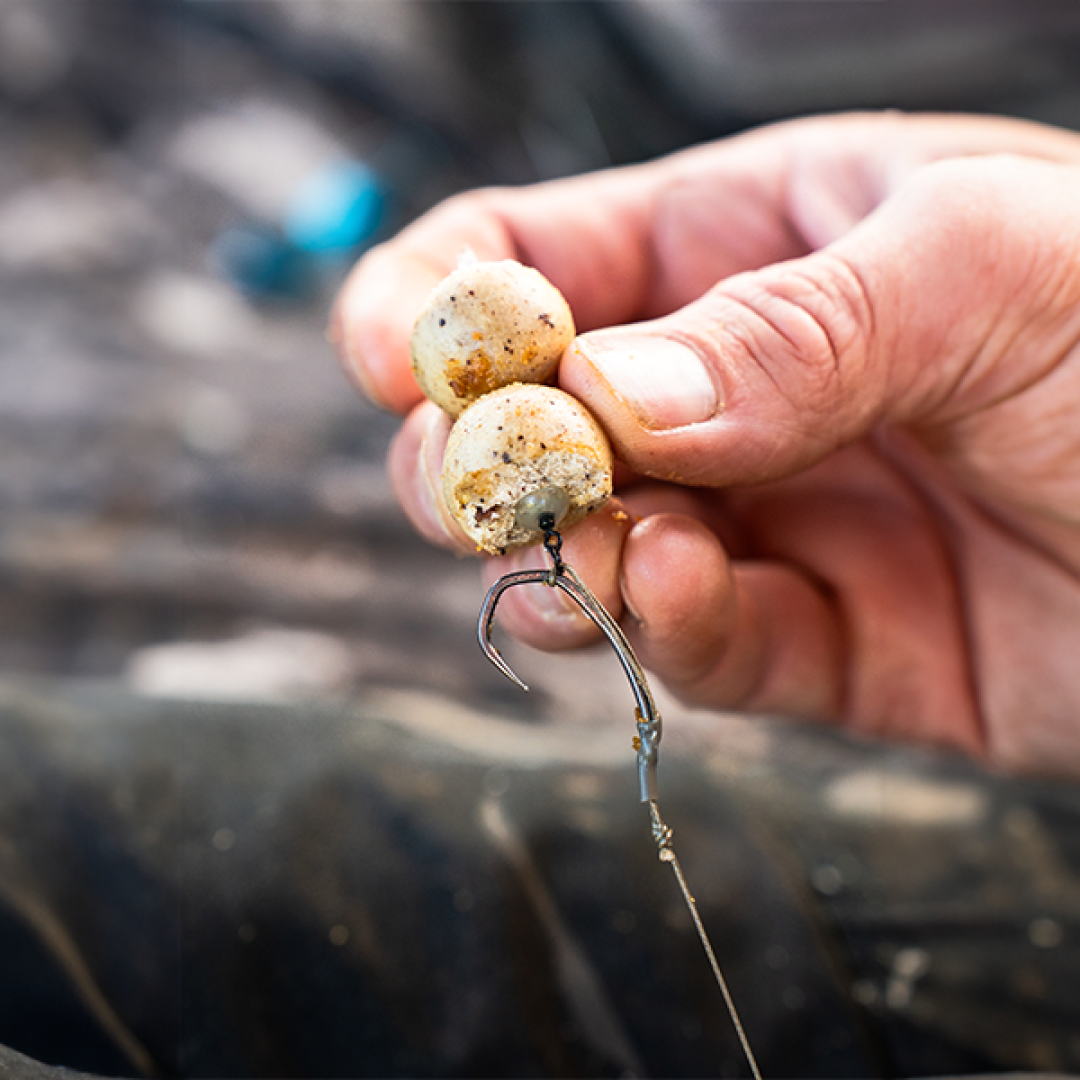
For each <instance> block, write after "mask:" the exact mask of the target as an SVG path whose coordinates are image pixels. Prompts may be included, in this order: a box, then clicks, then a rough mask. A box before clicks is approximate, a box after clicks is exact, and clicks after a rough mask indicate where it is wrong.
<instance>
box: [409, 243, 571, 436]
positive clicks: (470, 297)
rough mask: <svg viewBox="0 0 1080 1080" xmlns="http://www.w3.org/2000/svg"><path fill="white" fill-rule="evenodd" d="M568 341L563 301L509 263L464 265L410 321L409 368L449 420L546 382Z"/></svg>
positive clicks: (540, 278)
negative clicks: (502, 393)
mask: <svg viewBox="0 0 1080 1080" xmlns="http://www.w3.org/2000/svg"><path fill="white" fill-rule="evenodd" d="M573 340H574V319H573V316H572V315H571V314H570V308H569V306H568V305H567V303H566V301H565V300H564V299H563V296H562V293H560V292H559V290H558V289H556V288H555V286H554V285H552V284H551V282H549V281H548V280H547V278H545V277H544V275H543V274H541V273H540V272H539V271H538V270H534V269H532V267H529V266H522V265H521V263H518V262H514V261H513V260H511V259H504V260H501V261H499V262H476V261H475V259H473V260H470V261H468V262H466V263H465V264H464V265H462V266H461V267H460V268H459V269H457V270H456V271H455V272H454V273H452V274H451V275H450V276H449V277H447V278H445V279H444V280H443V281H441V282H440V283H439V285H438V286H436V288H435V290H434V292H432V294H431V295H430V296H429V297H428V300H427V303H426V304H425V305H424V309H423V311H422V312H421V313H420V316H419V318H418V319H417V320H416V325H415V327H414V328H413V334H412V346H411V351H412V364H413V372H414V373H415V375H416V381H417V382H418V383H419V384H420V389H421V390H423V392H424V394H425V395H426V396H427V397H429V398H430V399H431V400H432V401H434V402H435V404H436V405H438V406H439V407H440V408H441V409H444V410H445V411H446V412H448V413H449V414H450V415H451V416H458V415H460V413H461V412H463V411H464V409H465V408H467V407H468V406H469V405H470V404H471V403H472V402H473V401H475V400H476V399H477V398H479V397H481V396H483V395H484V394H488V393H490V392H491V391H492V390H497V389H498V388H499V387H500V386H509V385H510V383H514V382H527V383H545V382H548V381H549V380H550V379H551V378H552V377H553V375H554V374H555V370H556V369H557V368H558V366H559V359H560V358H561V357H562V354H563V352H564V351H565V349H566V347H567V346H568V345H569V344H570V342H571V341H573Z"/></svg>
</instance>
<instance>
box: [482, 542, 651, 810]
mask: <svg viewBox="0 0 1080 1080" xmlns="http://www.w3.org/2000/svg"><path fill="white" fill-rule="evenodd" d="M517 585H546V586H548V588H557V589H562V591H563V592H564V593H566V594H567V596H569V597H570V598H571V599H572V600H573V601H574V603H576V604H577V606H578V607H579V608H581V610H582V611H583V612H584V613H585V615H586V616H587V617H588V618H589V619H590V620H591V621H592V623H593V624H594V625H595V626H596V627H597V628H598V629H599V630H600V631H601V633H603V635H604V636H605V637H606V638H607V639H608V642H609V643H610V644H611V647H612V648H613V649H614V650H615V655H616V656H617V657H618V658H619V663H620V664H621V665H622V668H623V671H624V672H625V673H626V677H627V679H628V680H629V682H630V688H631V690H633V692H634V698H635V700H636V702H637V710H636V712H637V727H638V740H639V744H638V773H639V778H640V784H641V801H642V802H651V801H654V800H655V799H656V795H657V791H656V762H657V756H658V753H659V745H660V734H661V726H662V721H661V719H660V710H659V709H658V708H657V707H656V702H655V700H654V699H653V696H652V691H651V690H650V688H649V684H648V681H647V680H646V678H645V670H644V668H642V666H641V662H640V661H639V660H638V658H637V656H636V655H635V653H634V650H633V648H632V647H631V645H630V642H629V641H628V640H627V637H626V635H625V634H624V633H623V630H622V627H621V626H619V624H618V623H617V622H616V621H615V620H614V619H613V618H612V617H611V614H610V612H609V611H608V610H607V608H605V607H604V605H603V604H601V603H600V601H599V600H598V599H597V597H596V595H595V594H594V593H593V591H592V590H591V589H590V588H589V587H588V585H586V584H585V582H584V581H582V580H581V578H579V577H578V575H577V574H576V573H575V572H574V571H573V569H571V567H569V566H567V565H566V564H565V563H562V562H560V563H559V564H558V565H556V566H554V567H552V569H550V570H539V569H538V570H518V571H516V572H515V573H512V574H506V575H505V576H504V577H501V578H499V580H498V581H496V582H495V584H494V585H492V586H491V588H490V589H488V593H487V596H486V597H484V603H483V605H482V606H481V608H480V619H479V623H478V626H477V634H478V638H479V641H480V648H481V649H483V651H484V655H485V656H486V657H487V658H488V659H489V660H490V661H491V662H492V663H493V664H494V665H495V666H496V667H497V668H498V669H499V670H500V671H501V672H502V673H503V674H504V675H505V676H506V677H507V678H508V679H510V680H511V681H512V682H515V683H517V685H518V686H520V687H521V688H522V689H523V690H528V689H529V688H528V686H526V684H525V683H524V682H522V680H521V679H520V678H519V677H518V676H517V674H516V673H515V672H514V669H513V668H512V667H510V665H509V664H508V663H507V662H506V661H505V660H504V659H503V657H502V655H501V654H500V653H499V650H498V649H497V648H495V645H494V644H493V643H492V641H491V627H492V623H493V621H494V619H495V608H496V606H497V605H498V603H499V600H500V599H501V598H502V596H503V594H504V593H505V592H506V591H507V590H508V589H512V588H514V587H515V586H517Z"/></svg>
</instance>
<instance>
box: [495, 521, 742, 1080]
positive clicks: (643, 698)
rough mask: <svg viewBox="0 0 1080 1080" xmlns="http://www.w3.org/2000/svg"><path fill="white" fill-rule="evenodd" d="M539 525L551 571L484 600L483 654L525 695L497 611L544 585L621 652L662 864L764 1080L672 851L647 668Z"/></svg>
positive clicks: (547, 525)
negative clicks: (499, 641)
mask: <svg viewBox="0 0 1080 1080" xmlns="http://www.w3.org/2000/svg"><path fill="white" fill-rule="evenodd" d="M536 520H537V525H538V526H539V529H540V531H541V532H543V534H544V541H543V543H544V550H545V551H546V552H547V553H548V556H549V557H550V558H551V566H550V568H549V569H547V570H544V569H535V570H516V571H514V572H512V573H509V574H504V575H503V576H502V577H501V578H499V580H498V581H496V582H495V584H494V585H492V586H491V588H490V589H488V592H487V596H485V597H484V603H483V604H482V605H481V608H480V618H479V622H478V624H477V637H478V638H479V641H480V648H481V649H483V651H484V655H485V656H486V657H487V658H488V659H489V660H490V661H491V662H492V663H493V664H494V665H495V666H496V667H497V668H498V669H499V670H500V671H501V672H502V673H503V674H504V675H505V676H506V677H507V678H508V679H510V681H511V682H514V683H516V684H517V685H518V686H520V687H521V688H522V690H528V689H529V687H528V686H527V685H526V684H525V683H524V682H523V681H522V680H521V679H520V678H519V677H518V675H517V673H516V672H515V671H514V669H513V668H512V667H511V666H510V665H509V664H508V663H507V662H506V660H504V659H503V657H502V654H501V653H500V652H499V650H498V649H497V648H496V647H495V645H494V643H493V642H492V640H491V628H492V624H493V622H494V619H495V608H496V607H497V606H498V603H499V600H500V599H501V598H502V596H503V594H504V593H506V592H507V591H508V590H509V589H513V588H515V587H516V586H518V585H536V584H539V585H546V586H547V587H549V588H553V589H562V591H563V592H564V593H566V595H567V596H569V597H570V598H571V599H572V600H573V601H574V603H575V604H577V606H578V607H579V608H580V609H581V610H582V612H583V613H584V614H585V615H586V616H587V617H588V618H589V619H590V621H591V622H592V623H593V624H594V625H595V626H596V627H597V628H598V629H599V630H600V631H601V633H603V635H604V636H605V637H606V638H607V639H608V642H609V643H610V644H611V647H612V649H614V651H615V655H616V656H617V657H618V658H619V663H620V664H621V665H622V669H623V671H624V672H625V673H626V677H627V679H628V680H629V682H630V688H631V690H633V692H634V699H635V701H636V703H637V704H636V707H635V709H634V713H635V716H636V717H637V730H638V733H637V738H636V739H635V740H634V748H635V749H636V750H637V765H638V787H639V789H640V793H641V801H642V802H643V803H647V804H648V807H649V821H650V824H651V827H652V835H653V840H654V841H655V842H656V846H657V850H658V853H659V856H660V861H661V862H666V863H670V865H671V868H672V870H673V871H674V873H675V878H676V880H677V881H678V884H679V889H680V891H681V892H682V895H683V899H684V900H685V901H686V906H687V908H688V909H689V911H690V916H691V918H692V919H693V922H694V927H695V928H696V930H697V933H698V937H699V938H700V940H701V944H702V946H703V947H704V949H705V955H706V957H707V958H708V961H709V964H710V966H711V967H712V972H713V975H714V977H715V978H716V983H717V985H718V986H719V988H720V993H721V994H722V995H723V998H724V1004H725V1005H726V1006H727V1011H728V1015H729V1016H730V1017H731V1021H732V1023H733V1025H734V1027H735V1032H736V1034H737V1035H738V1037H739V1042H740V1044H741V1045H742V1048H743V1053H744V1054H745V1055H746V1060H747V1062H748V1063H749V1065H750V1071H751V1073H752V1074H753V1076H754V1078H755V1080H761V1073H760V1071H759V1070H758V1065H757V1060H756V1059H755V1057H754V1054H753V1051H752V1050H751V1049H750V1043H749V1041H748V1039H747V1037H746V1032H745V1030H744V1029H743V1026H742V1021H741V1020H740V1019H739V1014H738V1012H737V1011H736V1009H735V1002H734V999H733V998H732V996H731V992H730V990H729V989H728V985H727V980H726V979H725V978H724V975H723V972H722V971H721V970H720V963H719V961H718V960H717V958H716V953H715V952H714V951H713V947H712V943H711V942H710V940H709V936H708V934H707V933H706V931H705V925H704V923H703V922H702V921H701V915H700V914H699V912H698V909H697V901H696V900H695V899H694V897H693V894H692V893H691V892H690V887H689V885H688V884H687V881H686V877H685V875H684V874H683V869H682V866H681V865H680V863H679V860H678V858H677V857H676V855H675V849H674V848H673V847H672V831H671V829H670V827H669V826H668V825H666V824H665V823H664V820H663V818H661V817H660V806H659V804H658V802H657V796H658V791H657V781H656V767H657V762H658V760H659V756H660V735H661V732H662V730H663V723H662V721H661V718H660V710H659V709H658V708H657V706H656V701H655V699H654V698H653V695H652V690H651V689H650V688H649V683H648V680H647V679H646V678H645V669H644V668H643V667H642V666H641V662H640V661H639V660H638V658H637V656H636V655H635V653H634V650H633V648H632V647H631V645H630V642H629V640H628V639H627V637H626V634H624V633H623V629H622V627H621V626H619V624H618V623H617V622H616V621H615V620H614V619H613V618H612V617H611V613H610V612H609V611H608V610H607V608H605V607H604V605H603V604H602V603H600V601H599V599H598V598H597V596H596V594H595V593H594V592H593V591H592V590H591V589H590V588H589V587H588V585H586V584H585V582H584V581H582V580H581V578H580V577H578V575H577V573H576V572H575V571H574V569H573V568H572V567H571V566H568V565H567V564H566V563H565V562H564V561H563V558H562V535H561V534H560V533H559V531H558V529H557V528H556V524H557V522H556V518H555V515H554V514H553V513H550V512H543V513H540V514H538V515H537V519H536Z"/></svg>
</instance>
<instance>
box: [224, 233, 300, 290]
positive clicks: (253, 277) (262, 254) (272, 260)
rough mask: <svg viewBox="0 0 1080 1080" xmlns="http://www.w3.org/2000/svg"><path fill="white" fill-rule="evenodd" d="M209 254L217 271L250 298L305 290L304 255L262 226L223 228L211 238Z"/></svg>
mask: <svg viewBox="0 0 1080 1080" xmlns="http://www.w3.org/2000/svg"><path fill="white" fill-rule="evenodd" d="M210 256H211V260H212V261H213V263H214V265H215V266H216V267H217V269H218V271H219V272H220V273H222V274H223V275H224V276H225V277H226V278H227V279H228V280H229V281H231V282H232V283H233V284H234V285H236V286H237V288H239V289H240V290H241V291H242V292H244V293H246V294H247V295H248V296H251V297H253V298H257V299H260V298H266V299H269V298H273V297H282V298H284V297H291V296H297V295H301V294H303V293H304V292H305V291H306V288H307V284H308V280H307V279H308V278H309V276H310V274H309V269H308V267H306V266H305V265H304V263H305V259H304V256H303V255H301V254H300V252H298V251H297V250H296V249H295V248H294V247H293V246H292V245H291V244H290V243H288V242H287V241H286V240H285V239H284V238H283V237H281V236H280V235H278V234H276V233H274V232H272V231H271V230H269V229H266V228H264V227H261V226H258V225H234V226H233V227H232V228H229V229H225V230H224V231H223V232H221V233H219V234H218V235H217V236H216V237H215V238H214V241H213V243H212V245H211V248H210Z"/></svg>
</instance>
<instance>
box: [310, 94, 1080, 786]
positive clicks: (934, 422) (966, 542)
mask: <svg viewBox="0 0 1080 1080" xmlns="http://www.w3.org/2000/svg"><path fill="white" fill-rule="evenodd" d="M1078 190H1080V137H1078V136H1075V135H1072V134H1070V133H1067V132H1064V131H1058V130H1055V129H1052V128H1047V127H1042V126H1039V125H1035V124H1028V123H1023V122H1018V121H1008V120H998V119H990V118H971V117H933V116H922V117H920V116H902V115H899V114H895V113H887V114H866V115H852V116H834V117H825V118H820V119H813V120H808V121H797V122H792V123H787V124H780V125H775V126H772V127H769V128H763V129H760V130H758V131H755V132H752V133H749V134H747V135H743V136H739V137H737V138H733V139H730V140H725V141H722V142H719V143H715V144H711V145H707V146H704V147H700V148H697V149H694V150H692V151H688V152H684V153H682V154H678V155H674V156H672V157H669V158H666V159H662V160H660V161H657V162H654V163H650V164H648V165H644V166H637V167H634V168H628V169H621V170H612V171H609V172H605V173H598V174H595V175H591V176H585V177H580V178H575V179H571V180H567V181H559V182H555V183H550V184H544V185H538V186H535V187H531V188H523V189H515V190H485V191H478V192H473V193H470V194H467V195H463V196H459V197H457V198H454V199H452V200H449V201H448V202H446V203H444V204H443V205H441V206H440V207H437V208H436V209H435V210H433V211H432V212H431V213H429V214H428V215H426V216H425V217H423V218H421V219H420V220H419V221H418V222H416V223H415V224H413V225H412V226H410V227H409V228H407V229H406V230H404V231H403V232H402V233H401V234H399V235H398V236H397V237H396V238H394V239H393V240H391V241H389V242H388V243H386V244H384V245H382V246H381V247H379V248H376V249H374V250H373V251H371V252H370V253H369V254H367V255H366V256H365V257H364V258H363V259H362V260H361V261H360V263H359V264H358V265H357V267H356V268H355V270H354V272H353V273H352V275H351V277H350V278H349V280H348V282H347V283H346V285H345V287H344V289H343V292H342V295H341V297H340V299H339V302H338V305H337V307H336V311H335V316H334V322H333V324H332V336H333V337H335V339H336V340H337V342H338V343H339V347H340V350H341V353H342V356H343V358H344V363H345V366H346V368H347V370H348V371H349V373H350V374H351V375H352V377H353V378H354V379H355V381H356V382H357V384H358V385H359V386H360V388H361V389H362V390H363V391H364V392H365V393H366V394H368V395H369V396H370V397H371V398H373V399H374V400H375V401H377V402H379V403H380V404H382V405H384V406H385V407H387V408H389V409H392V410H394V411H396V412H399V413H401V414H405V415H406V416H407V418H406V420H405V423H404V425H403V427H402V429H401V432H400V434H399V436H398V437H397V439H396V441H395V443H394V445H393V448H392V450H391V454H390V471H391V476H392V479H393V483H394V486H395V489H396V491H397V494H398V497H399V498H400V500H401V503H402V505H403V506H404V508H405V510H406V512H407V513H408V514H409V516H410V518H411V519H412V521H413V522H414V523H415V525H416V527H417V528H418V529H419V530H420V531H421V532H422V533H423V534H425V535H426V536H428V537H430V538H431V539H432V540H433V541H435V542H437V543H442V544H446V545H449V546H453V547H456V548H458V549H459V550H462V551H465V550H468V549H469V548H470V545H469V544H468V542H467V541H465V540H463V538H462V537H461V534H460V533H459V532H458V531H457V530H456V528H455V527H454V526H453V523H452V522H450V521H449V520H448V517H447V515H446V513H445V512H444V510H443V509H442V506H441V500H440V499H439V498H438V497H437V492H438V473H439V469H440V467H441V455H442V448H443V446H444V444H445V439H446V432H447V430H448V427H449V421H448V420H447V419H446V418H445V417H444V416H443V415H442V414H441V413H440V412H439V410H438V409H436V408H435V407H434V406H432V405H431V404H430V403H425V402H423V401H422V399H421V395H420V393H419V391H418V390H417V388H416V385H415V383H414V381H413V379H412V375H411V372H410V367H409V351H408V342H409V333H410V331H411V327H412V322H413V320H414V318H415V316H416V314H417V312H418V311H419V309H420V307H421V305H422V304H423V301H424V298H425V296H426V295H427V293H428V292H429V291H430V289H431V288H432V287H433V285H434V284H435V283H436V282H437V281H438V280H439V279H440V278H442V277H443V276H444V275H445V274H446V273H448V272H449V271H450V270H451V269H452V268H453V267H454V265H455V263H456V260H457V256H458V253H459V252H460V251H461V249H462V248H463V247H465V246H466V245H467V246H469V247H471V248H472V249H473V250H474V251H475V252H476V253H477V255H478V256H479V257H480V258H482V259H497V258H506V257H511V258H517V259H519V260H521V261H522V262H525V263H528V264H530V265H533V266H536V267H537V268H538V269H540V270H541V271H542V272H543V273H544V274H545V275H547V276H548V277H549V278H550V279H551V280H552V281H553V282H554V283H555V285H556V286H557V287H558V288H559V289H560V290H561V291H562V292H563V294H564V295H565V296H566V298H567V299H568V301H569V302H570V305H571V308H572V309H573V311H574V315H575V318H576V320H577V322H578V325H579V327H580V328H581V329H582V330H584V331H585V332H584V333H582V334H581V335H580V336H579V337H578V339H577V340H576V341H575V343H574V344H573V345H572V346H571V348H570V349H569V350H568V351H567V354H566V355H565V357H564V358H563V362H562V365H561V367H560V375H559V382H560V384H561V385H562V387H563V388H564V389H566V390H568V391H569V392H570V393H572V394H574V395H575V396H577V397H578V398H580V399H581V400H582V401H583V402H584V403H585V404H586V405H587V406H588V407H589V408H590V409H591V410H592V412H593V413H594V415H595V416H596V417H597V418H598V419H599V420H600V422H601V424H602V425H603V427H604V428H605V430H606V431H607V433H608V435H609V436H610V438H611V441H612V445H613V447H614V448H615V452H616V455H617V457H618V458H619V460H620V461H621V462H622V463H623V467H622V471H621V473H620V475H619V477H618V478H617V493H618V495H619V501H618V502H617V503H615V504H613V505H612V506H611V507H610V508H609V509H608V510H605V511H602V512H600V513H599V514H597V515H594V517H592V518H590V519H589V520H588V521H587V522H585V523H583V524H582V525H580V526H578V527H577V528H575V529H574V530H572V531H570V532H569V533H568V535H567V536H566V546H565V548H564V552H565V555H566V558H567V559H568V561H570V562H571V564H572V565H574V567H575V568H576V569H577V570H578V571H579V573H581V574H582V576H583V577H584V578H585V579H586V580H587V581H588V582H589V584H590V585H591V586H592V588H593V589H594V590H595V591H596V592H597V594H598V595H599V596H600V598H601V600H602V601H603V602H604V603H605V604H606V605H607V606H608V608H609V609H610V610H611V611H612V612H613V613H614V614H615V615H616V616H618V617H621V618H622V621H623V623H624V625H625V626H626V628H627V630H628V633H629V634H630V637H631V639H632V640H633V643H634V645H635V648H637V649H638V650H639V653H640V656H641V659H642V661H643V662H644V663H645V664H646V665H647V666H648V667H649V668H650V669H651V670H652V671H653V672H654V673H656V675H657V676H658V677H659V678H660V679H661V680H662V681H663V682H664V683H665V684H666V685H667V686H668V687H669V688H670V689H671V690H672V691H673V692H674V693H675V694H676V695H677V696H679V697H680V698H681V699H683V700H685V701H687V702H689V703H692V704H698V705H704V706H710V707H724V708H740V709H745V710H749V711H762V712H783V713H787V714H791V715H798V716H803V717H808V718H813V719H819V720H827V721H834V722H838V723H841V724H844V725H846V726H848V727H850V728H852V729H854V730H858V731H862V732H867V733H871V734H877V735H882V736H888V737H896V738H902V739H907V740H912V741H919V742H925V743H933V744H938V745H944V746H948V747H954V748H960V749H963V750H965V751H967V752H969V753H971V754H974V755H977V756H979V757H981V758H983V759H984V760H985V761H987V762H988V763H989V764H991V765H992V766H994V767H998V768H1003V769H1008V770H1015V771H1023V772H1032V773H1045V774H1058V775H1066V776H1071V777H1076V776H1080V659H1078V651H1080V650H1078V646H1080V201H1078V200H1077V198H1076V192H1077V191H1078ZM542 561H543V560H542V553H540V552H538V551H537V550H536V549H530V550H528V551H526V552H524V553H521V554H516V555H512V556H509V557H507V558H506V559H496V560H491V561H490V562H489V563H488V565H487V566H486V569H485V573H486V576H487V577H488V578H489V579H494V578H495V577H496V576H497V575H498V574H500V573H503V572H505V571H506V570H508V569H511V568H516V567H520V566H522V565H539V564H540V563H541V562H542ZM500 617H501V620H502V623H503V625H505V626H506V627H507V628H508V629H510V630H511V632H513V633H515V634H516V635H517V636H518V637H520V638H522V639H523V640H525V641H527V642H528V643H530V644H532V645H535V646H537V647H539V648H543V649H552V650H554V649H566V648H574V647H577V646H580V645H583V644H586V643H588V642H590V641H591V640H593V634H594V631H593V630H592V628H591V626H590V624H588V623H587V621H586V620H585V619H584V618H583V617H582V616H581V615H580V614H578V613H577V612H576V611H575V610H574V609H572V608H570V607H569V606H567V605H566V604H565V603H564V601H563V598H562V596H561V594H560V593H559V592H558V590H548V589H533V590H524V589H519V590H514V592H513V593H512V594H511V595H508V597H507V598H506V601H505V604H504V607H503V608H501V609H500Z"/></svg>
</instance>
